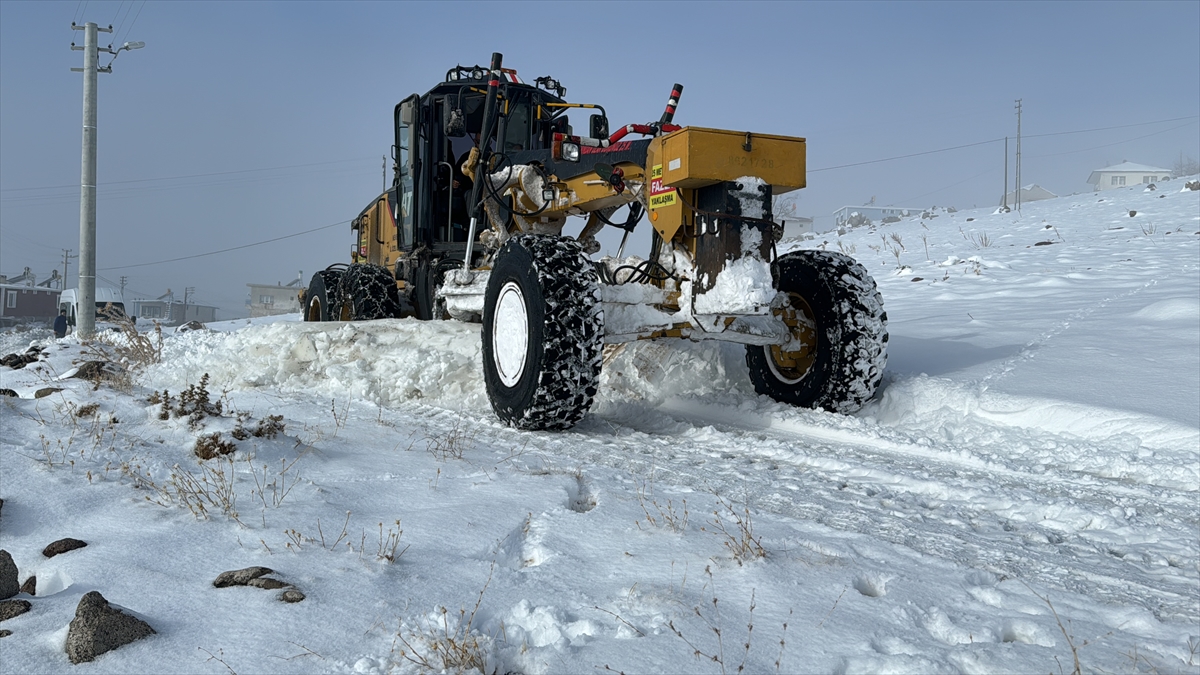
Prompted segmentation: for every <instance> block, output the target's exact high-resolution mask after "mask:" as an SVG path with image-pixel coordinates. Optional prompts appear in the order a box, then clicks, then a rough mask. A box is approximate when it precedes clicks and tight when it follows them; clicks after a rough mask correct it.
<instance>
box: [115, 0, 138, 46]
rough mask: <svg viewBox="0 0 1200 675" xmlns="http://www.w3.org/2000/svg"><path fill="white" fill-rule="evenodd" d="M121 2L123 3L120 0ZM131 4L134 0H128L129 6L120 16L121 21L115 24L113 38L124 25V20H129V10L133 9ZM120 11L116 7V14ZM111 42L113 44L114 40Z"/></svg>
mask: <svg viewBox="0 0 1200 675" xmlns="http://www.w3.org/2000/svg"><path fill="white" fill-rule="evenodd" d="M121 4H122V5H124V4H125V3H124V1H122V3H121ZM133 5H134V0H129V6H128V7H126V8H125V16H123V17H121V23H120V25H118V26H117V30H116V32H114V33H113V37H114V38H115V37H116V36H117V34H118V33H120V32H121V29H122V28H124V27H125V22H126V21H128V20H129V13H130V12H131V11H133ZM120 13H121V10H120V9H117V14H120ZM113 43H114V44H115V43H116V40H113Z"/></svg>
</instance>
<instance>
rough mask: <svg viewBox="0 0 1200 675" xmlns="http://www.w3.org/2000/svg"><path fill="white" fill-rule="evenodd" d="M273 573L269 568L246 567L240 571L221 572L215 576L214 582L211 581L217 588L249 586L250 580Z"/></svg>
mask: <svg viewBox="0 0 1200 675" xmlns="http://www.w3.org/2000/svg"><path fill="white" fill-rule="evenodd" d="M274 571H275V570H272V569H271V568H270V567H247V568H245V569H240V570H230V571H228V572H221V573H220V574H218V575H217V578H216V580H215V581H213V586H216V587H217V588H226V587H228V586H245V585H246V584H249V583H250V581H251V580H253V579H257V578H259V577H261V576H262V575H264V574H270V573H271V572H274Z"/></svg>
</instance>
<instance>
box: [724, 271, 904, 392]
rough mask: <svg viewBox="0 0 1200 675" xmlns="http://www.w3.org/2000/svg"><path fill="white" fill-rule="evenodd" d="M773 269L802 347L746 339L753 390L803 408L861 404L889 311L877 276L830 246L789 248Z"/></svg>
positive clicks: (883, 347) (878, 364) (871, 383)
mask: <svg viewBox="0 0 1200 675" xmlns="http://www.w3.org/2000/svg"><path fill="white" fill-rule="evenodd" d="M771 271H772V274H773V276H774V277H775V283H776V288H778V289H779V290H780V291H782V292H784V293H787V294H788V295H789V296H790V298H791V303H790V304H791V307H790V308H785V310H784V313H785V314H786V315H787V316H786V317H785V319H786V320H788V322H789V324H790V325H792V326H793V334H794V335H795V336H796V339H797V341H799V342H803V343H804V347H802V348H800V349H797V350H793V351H786V350H784V349H783V348H782V347H781V346H766V347H760V346H747V347H746V365H748V366H749V367H750V380H751V381H752V382H753V383H754V390H755V391H757V392H758V393H759V394H764V395H766V396H770V397H771V398H773V399H775V400H776V401H781V402H783V403H790V404H792V405H797V406H801V407H805V408H823V409H825V410H829V411H831V412H837V413H852V412H854V411H856V410H858V409H859V408H861V407H862V406H863V404H864V403H866V402H867V401H868V400H870V398H871V397H872V396H874V395H875V390H876V389H877V388H878V387H879V382H880V380H881V379H882V377H883V369H884V366H885V365H886V364H887V343H888V333H887V313H886V312H884V311H883V297H882V296H881V295H880V294H879V290H878V289H877V288H876V287H875V281H874V280H873V279H872V278H871V276H870V275H869V274H867V270H866V269H865V268H864V267H863V266H862V265H860V264H858V263H857V262H855V260H854V259H853V258H851V257H849V256H845V255H842V254H840V253H833V252H830V251H795V252H793V253H788V254H786V255H783V256H780V258H779V259H778V260H776V261H775V264H774V265H772V266H771ZM814 342H815V344H813V343H814Z"/></svg>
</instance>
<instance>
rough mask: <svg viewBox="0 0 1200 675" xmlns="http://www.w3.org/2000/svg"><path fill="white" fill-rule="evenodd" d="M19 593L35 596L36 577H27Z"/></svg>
mask: <svg viewBox="0 0 1200 675" xmlns="http://www.w3.org/2000/svg"><path fill="white" fill-rule="evenodd" d="M21 592H22V593H28V594H29V595H37V577H36V576H35V575H32V574H31V575H29V578H28V579H26V580H25V583H23V584H21Z"/></svg>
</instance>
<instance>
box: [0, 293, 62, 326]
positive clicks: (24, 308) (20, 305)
mask: <svg viewBox="0 0 1200 675" xmlns="http://www.w3.org/2000/svg"><path fill="white" fill-rule="evenodd" d="M61 294H62V291H60V290H58V289H54V288H40V287H38V286H34V285H33V284H32V283H30V284H28V285H26V284H5V283H0V323H2V324H4V325H10V324H15V323H17V322H18V321H49V320H51V319H53V318H54V317H55V316H57V315H58V296H59V295H61Z"/></svg>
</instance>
